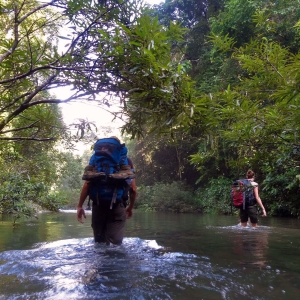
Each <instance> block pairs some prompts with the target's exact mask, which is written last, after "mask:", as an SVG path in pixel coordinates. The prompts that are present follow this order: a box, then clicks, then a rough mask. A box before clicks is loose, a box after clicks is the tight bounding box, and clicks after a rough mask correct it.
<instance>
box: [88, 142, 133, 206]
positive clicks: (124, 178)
mask: <svg viewBox="0 0 300 300" xmlns="http://www.w3.org/2000/svg"><path fill="white" fill-rule="evenodd" d="M94 151H95V152H94V154H93V155H92V156H91V158H90V162H89V165H88V166H87V167H86V168H85V171H84V174H83V176H82V179H83V180H88V181H90V183H89V197H90V199H92V200H93V201H96V203H97V204H99V202H100V201H111V207H112V205H113V203H115V202H116V201H117V200H120V199H123V198H124V197H126V195H128V189H129V184H130V181H131V180H132V179H133V178H134V173H133V171H132V169H131V167H130V165H129V164H128V158H127V148H126V146H125V144H121V143H120V142H119V140H117V139H115V138H104V139H100V140H98V141H97V142H96V143H95V145H94Z"/></svg>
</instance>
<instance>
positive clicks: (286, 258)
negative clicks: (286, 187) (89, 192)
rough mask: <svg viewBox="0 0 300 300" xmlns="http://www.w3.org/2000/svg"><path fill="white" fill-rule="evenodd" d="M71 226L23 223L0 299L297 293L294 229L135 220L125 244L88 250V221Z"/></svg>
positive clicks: (6, 262)
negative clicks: (28, 238)
mask: <svg viewBox="0 0 300 300" xmlns="http://www.w3.org/2000/svg"><path fill="white" fill-rule="evenodd" d="M73 219H75V215H74V214H73V215H71V214H58V215H54V214H52V215H47V214H45V215H43V216H41V218H40V220H39V221H38V222H30V223H28V224H27V225H26V226H25V225H24V224H23V225H24V226H25V227H23V229H22V232H23V236H26V237H28V236H29V232H30V233H31V238H30V244H29V243H28V241H25V240H23V246H22V247H21V248H20V249H22V250H11V249H10V247H8V246H5V247H6V249H7V250H6V251H2V252H0V299H1V300H2V299H3V300H4V299H5V300H6V299H8V300H10V299H151V300H152V299H296V298H295V295H299V292H300V290H299V287H298V282H299V279H300V264H299V263H300V261H299V254H298V253H299V249H300V243H299V240H300V239H299V237H300V233H299V230H298V229H296V228H275V227H274V228H272V227H271V226H268V224H264V225H262V226H260V227H258V228H257V229H252V228H241V227H240V226H238V225H236V226H232V225H228V224H232V223H233V222H234V218H231V217H230V218H225V217H224V218H222V217H218V218H216V219H214V218H212V219H210V218H208V217H205V216H193V215H180V216H179V215H174V214H136V215H135V220H134V221H133V222H128V224H127V233H126V238H125V239H124V243H123V245H121V246H106V245H99V244H96V245H95V244H94V242H93V239H92V237H90V234H91V228H90V223H89V221H90V220H87V221H86V223H85V225H83V226H82V225H81V224H77V222H73ZM49 226H50V227H49ZM1 229H2V228H1ZM14 232H15V231H14ZM9 233H10V231H9V229H8V228H7V229H6V230H3V237H5V238H4V240H5V239H8V240H9V241H13V240H10V238H11V234H9ZM58 233H59V234H58ZM15 235H19V237H20V236H21V234H20V232H17V233H16V234H15ZM84 235H85V236H88V237H82V236H84ZM72 236H73V238H71V237H72ZM150 236H152V237H153V236H155V238H152V239H149V237H150ZM4 240H2V242H3V241H4ZM14 245H20V243H16V244H14ZM29 245H31V246H29ZM15 249H16V248H15Z"/></svg>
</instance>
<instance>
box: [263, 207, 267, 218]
mask: <svg viewBox="0 0 300 300" xmlns="http://www.w3.org/2000/svg"><path fill="white" fill-rule="evenodd" d="M262 216H263V217H266V216H267V213H266V210H265V209H264V208H263V210H262Z"/></svg>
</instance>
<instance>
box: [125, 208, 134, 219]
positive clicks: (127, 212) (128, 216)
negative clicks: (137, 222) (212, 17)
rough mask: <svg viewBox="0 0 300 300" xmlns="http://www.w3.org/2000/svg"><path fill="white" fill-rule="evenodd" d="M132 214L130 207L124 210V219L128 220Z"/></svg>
mask: <svg viewBox="0 0 300 300" xmlns="http://www.w3.org/2000/svg"><path fill="white" fill-rule="evenodd" d="M132 214H133V209H132V208H131V207H127V208H126V219H130V218H131V217H132Z"/></svg>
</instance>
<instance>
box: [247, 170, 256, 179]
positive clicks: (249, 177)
mask: <svg viewBox="0 0 300 300" xmlns="http://www.w3.org/2000/svg"><path fill="white" fill-rule="evenodd" d="M254 177H255V173H254V172H253V171H252V170H248V171H247V173H246V178H247V179H252V178H254Z"/></svg>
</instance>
